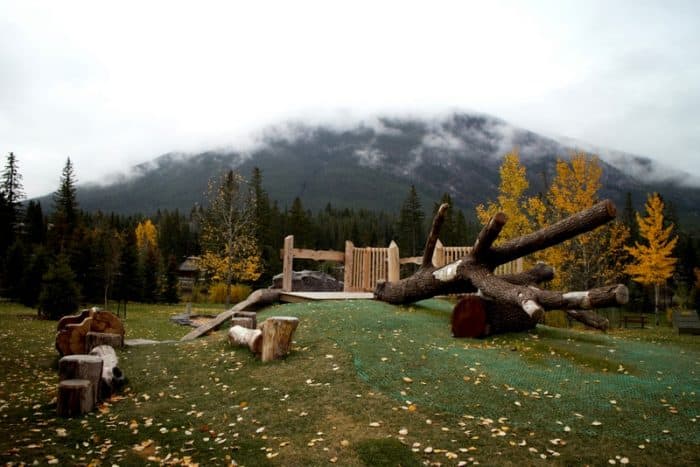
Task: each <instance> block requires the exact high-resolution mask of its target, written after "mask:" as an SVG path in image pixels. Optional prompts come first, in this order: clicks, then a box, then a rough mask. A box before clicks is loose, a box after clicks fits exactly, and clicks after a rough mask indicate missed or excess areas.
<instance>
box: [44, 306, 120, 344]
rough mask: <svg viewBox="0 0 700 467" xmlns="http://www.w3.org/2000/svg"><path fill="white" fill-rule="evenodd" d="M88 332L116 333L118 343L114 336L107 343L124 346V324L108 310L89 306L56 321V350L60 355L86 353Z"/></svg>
mask: <svg viewBox="0 0 700 467" xmlns="http://www.w3.org/2000/svg"><path fill="white" fill-rule="evenodd" d="M89 332H97V333H103V334H114V335H117V336H119V343H118V344H117V341H116V338H115V340H112V341H110V342H109V343H108V345H111V346H113V347H123V346H124V325H123V324H122V322H121V320H120V319H119V318H118V317H117V316H116V315H114V314H113V313H111V312H109V311H102V310H97V309H95V308H91V309H89V310H83V311H82V312H80V314H78V315H73V316H64V317H63V318H61V319H60V320H59V321H58V333H57V334H56V350H58V353H60V354H61V356H63V355H73V354H85V353H87V352H88V351H89V350H90V348H89V347H87V342H86V339H87V337H86V336H87V334H88V333H89ZM103 343H106V342H100V343H99V344H103ZM99 344H97V345H99Z"/></svg>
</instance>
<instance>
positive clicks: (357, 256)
mask: <svg viewBox="0 0 700 467" xmlns="http://www.w3.org/2000/svg"><path fill="white" fill-rule="evenodd" d="M470 250H471V247H466V246H443V245H442V243H441V242H440V241H439V240H438V242H437V245H436V246H435V252H434V253H433V265H435V266H436V267H440V266H444V265H446V264H449V263H452V262H454V261H457V260H458V259H460V258H462V257H463V256H466V255H467V254H468V253H469V251H470ZM294 259H311V260H315V261H336V262H339V263H344V271H345V272H344V276H343V282H344V287H343V290H344V291H345V292H372V291H374V288H375V286H376V285H377V282H379V281H388V282H396V281H398V280H399V279H400V278H401V277H400V270H401V265H402V264H408V263H414V264H421V262H422V258H421V257H420V256H412V257H406V258H401V257H400V255H399V247H398V245H397V244H396V243H395V242H393V241H392V242H391V244H390V245H389V247H388V248H372V247H365V248H357V247H355V245H354V244H353V243H352V242H351V241H346V242H345V251H344V252H343V251H334V250H307V249H302V248H294V236H293V235H288V236H287V237H285V239H284V249H283V250H282V273H283V274H282V290H284V291H285V292H290V291H291V290H292V271H293V263H294ZM522 270H523V260H522V258H519V259H517V260H515V261H513V262H510V263H507V264H503V265H501V266H499V267H498V268H497V269H496V274H510V273H515V272H522Z"/></svg>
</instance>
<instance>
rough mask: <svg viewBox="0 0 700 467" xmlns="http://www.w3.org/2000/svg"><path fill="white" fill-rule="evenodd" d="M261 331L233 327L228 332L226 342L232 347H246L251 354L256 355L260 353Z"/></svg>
mask: <svg viewBox="0 0 700 467" xmlns="http://www.w3.org/2000/svg"><path fill="white" fill-rule="evenodd" d="M262 339H263V337H262V331H261V330H260V329H249V328H246V327H243V326H239V325H235V326H232V327H231V329H229V330H228V341H229V342H230V343H231V344H233V345H247V346H248V348H249V349H250V351H251V352H253V353H254V354H256V355H258V354H259V353H260V352H261V351H262Z"/></svg>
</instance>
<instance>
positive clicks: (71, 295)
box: [39, 254, 80, 319]
mask: <svg viewBox="0 0 700 467" xmlns="http://www.w3.org/2000/svg"><path fill="white" fill-rule="evenodd" d="M41 281H42V284H41V293H40V294H39V316H42V317H44V318H48V319H59V318H61V317H62V316H65V315H69V314H71V313H75V312H76V311H78V307H79V306H80V289H79V288H78V284H77V282H76V281H75V274H74V273H73V270H72V269H71V268H70V264H69V263H68V258H67V257H66V256H65V255H63V254H60V255H58V257H56V261H55V262H54V263H53V264H51V265H50V266H49V269H48V271H46V274H44V276H43V277H42V278H41Z"/></svg>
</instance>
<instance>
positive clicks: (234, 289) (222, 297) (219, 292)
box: [209, 282, 251, 303]
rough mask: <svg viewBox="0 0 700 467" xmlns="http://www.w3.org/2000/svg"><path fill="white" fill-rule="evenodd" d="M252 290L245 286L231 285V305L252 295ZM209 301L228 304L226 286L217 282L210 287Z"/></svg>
mask: <svg viewBox="0 0 700 467" xmlns="http://www.w3.org/2000/svg"><path fill="white" fill-rule="evenodd" d="M250 292H251V289H250V287H249V286H247V285H244V284H232V285H231V303H238V302H240V301H243V300H245V299H246V298H247V297H248V295H250ZM209 301H210V302H211V303H226V284H225V283H223V282H217V283H215V284H212V286H211V287H209Z"/></svg>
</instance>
